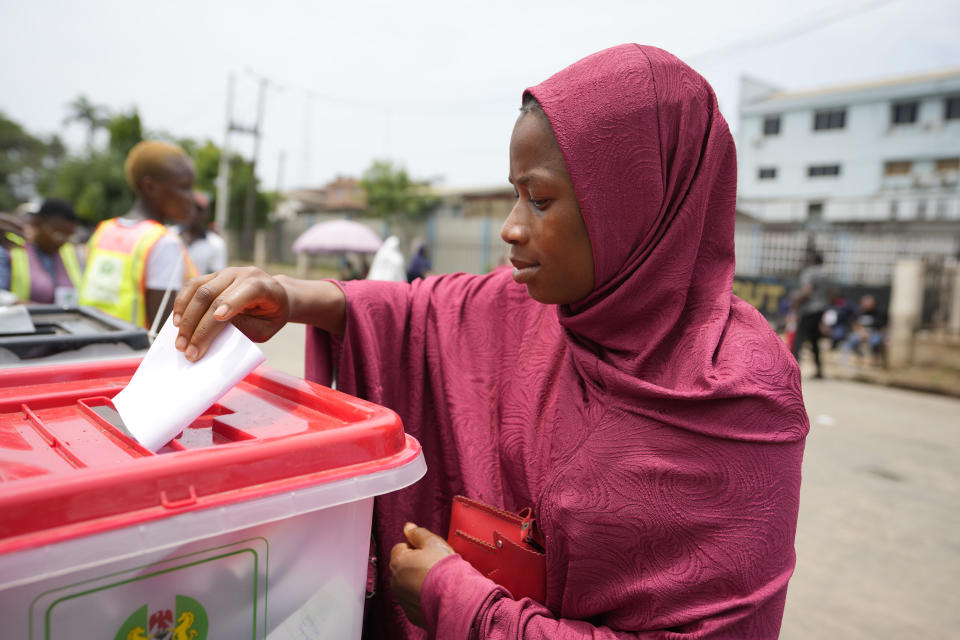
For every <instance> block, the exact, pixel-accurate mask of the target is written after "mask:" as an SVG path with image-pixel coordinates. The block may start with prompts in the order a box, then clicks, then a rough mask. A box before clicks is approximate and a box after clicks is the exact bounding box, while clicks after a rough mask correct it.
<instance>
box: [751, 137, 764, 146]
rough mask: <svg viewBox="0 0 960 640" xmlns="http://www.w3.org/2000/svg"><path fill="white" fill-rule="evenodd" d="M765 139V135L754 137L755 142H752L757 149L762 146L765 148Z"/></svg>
mask: <svg viewBox="0 0 960 640" xmlns="http://www.w3.org/2000/svg"><path fill="white" fill-rule="evenodd" d="M763 139H764V136H763V134H760V135H757V136H754V137H753V140H751V142H753V146H755V147H762V146H763Z"/></svg>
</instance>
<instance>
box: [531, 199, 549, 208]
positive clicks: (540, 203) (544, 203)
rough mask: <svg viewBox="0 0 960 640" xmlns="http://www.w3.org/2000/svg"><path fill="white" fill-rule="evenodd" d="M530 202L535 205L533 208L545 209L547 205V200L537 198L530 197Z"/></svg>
mask: <svg viewBox="0 0 960 640" xmlns="http://www.w3.org/2000/svg"><path fill="white" fill-rule="evenodd" d="M530 204H532V205H533V208H534V209H536V210H537V211H543V210H544V209H545V208H546V206H547V200H538V199H537V198H530Z"/></svg>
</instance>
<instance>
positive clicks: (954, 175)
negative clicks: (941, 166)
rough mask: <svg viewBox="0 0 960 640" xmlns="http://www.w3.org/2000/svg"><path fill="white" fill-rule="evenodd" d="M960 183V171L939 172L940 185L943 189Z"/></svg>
mask: <svg viewBox="0 0 960 640" xmlns="http://www.w3.org/2000/svg"><path fill="white" fill-rule="evenodd" d="M957 182H960V171H957V170H956V169H950V170H948V171H941V172H940V184H941V185H942V186H944V187H955V186H957Z"/></svg>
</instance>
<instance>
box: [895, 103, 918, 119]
mask: <svg viewBox="0 0 960 640" xmlns="http://www.w3.org/2000/svg"><path fill="white" fill-rule="evenodd" d="M919 106H920V103H919V102H917V101H916V100H914V101H912V102H896V103H894V104H893V105H891V108H890V124H913V123H914V122H916V121H917V110H918V109H919Z"/></svg>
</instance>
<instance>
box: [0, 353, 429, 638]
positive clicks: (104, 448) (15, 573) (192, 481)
mask: <svg viewBox="0 0 960 640" xmlns="http://www.w3.org/2000/svg"><path fill="white" fill-rule="evenodd" d="M138 364H139V360H136V359H130V360H117V361H100V362H88V363H77V364H63V365H59V366H37V367H28V368H15V369H2V370H0V620H3V632H2V633H0V636H2V637H4V638H26V639H30V640H33V639H39V638H43V639H50V640H59V639H66V638H106V639H110V640H112V639H119V640H142V639H145V638H181V637H182V638H191V640H204V639H210V640H216V639H222V640H237V639H239V638H252V639H254V640H256V639H261V638H267V637H268V636H269V637H270V638H287V637H294V638H295V637H306V638H313V637H316V638H358V637H359V636H360V630H361V624H362V616H363V603H364V595H365V591H366V579H367V566H368V556H369V545H370V527H371V516H372V510H373V498H374V496H376V495H381V494H384V493H389V492H391V491H396V490H398V489H401V488H403V487H405V486H407V485H409V484H412V483H413V482H416V481H417V480H418V479H419V478H420V477H421V476H422V475H423V474H424V472H425V471H426V467H425V464H424V461H423V456H422V454H421V452H420V445H419V444H418V443H417V441H416V440H415V439H413V438H412V437H410V436H407V435H406V434H404V432H403V427H402V425H401V423H400V420H399V418H398V417H397V416H396V414H394V413H393V412H392V411H390V410H388V409H385V408H383V407H379V406H377V405H374V404H372V403H369V402H365V401H363V400H360V399H358V398H353V397H351V396H348V395H345V394H343V393H339V392H337V391H334V390H332V389H329V388H327V387H323V386H321V385H317V384H313V383H311V382H307V381H304V380H300V379H297V378H294V377H291V376H288V375H286V374H282V373H280V372H277V371H274V370H271V369H269V368H267V367H259V368H258V369H256V370H255V371H254V372H253V373H251V374H250V375H249V376H247V377H246V378H244V379H243V380H242V381H241V382H240V383H239V384H238V385H237V386H236V387H234V388H233V389H231V390H230V391H229V392H228V393H227V394H226V395H224V396H223V397H222V398H221V399H220V400H219V401H218V402H217V403H216V404H214V405H213V406H211V407H210V408H209V409H208V410H207V411H206V412H205V413H204V414H203V415H202V416H200V417H199V418H198V419H197V420H195V421H194V423H193V424H192V425H191V426H190V427H189V428H188V429H186V430H185V431H184V433H183V434H182V435H181V436H180V437H178V438H177V439H175V440H172V441H171V442H170V443H169V444H167V445H166V446H164V447H163V448H162V449H161V450H160V451H158V452H157V453H155V454H154V453H151V452H149V451H147V450H146V449H144V448H143V447H141V446H140V445H139V444H138V443H137V442H136V441H135V440H133V439H131V438H130V437H129V436H127V435H125V433H124V431H123V430H122V429H121V428H118V427H117V426H116V422H115V413H114V412H113V411H112V406H111V403H110V399H111V398H112V397H113V396H114V395H115V394H116V393H117V392H119V391H120V389H122V388H123V387H124V385H125V384H126V383H127V382H128V381H129V379H130V377H131V376H132V375H133V372H134V371H135V370H136V367H137V365H138ZM175 401H176V400H175V399H174V400H171V402H175ZM193 632H196V633H193Z"/></svg>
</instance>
